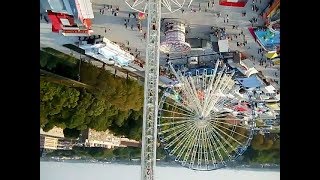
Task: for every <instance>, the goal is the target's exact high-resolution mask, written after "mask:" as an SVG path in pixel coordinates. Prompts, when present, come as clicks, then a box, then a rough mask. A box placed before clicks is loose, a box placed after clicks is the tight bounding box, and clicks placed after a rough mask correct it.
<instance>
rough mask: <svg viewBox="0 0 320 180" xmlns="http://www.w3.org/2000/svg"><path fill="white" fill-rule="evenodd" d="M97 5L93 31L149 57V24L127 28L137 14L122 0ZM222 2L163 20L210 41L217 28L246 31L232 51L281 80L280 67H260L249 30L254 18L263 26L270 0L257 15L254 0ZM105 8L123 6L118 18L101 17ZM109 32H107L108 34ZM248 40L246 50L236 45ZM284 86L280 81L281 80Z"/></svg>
mask: <svg viewBox="0 0 320 180" xmlns="http://www.w3.org/2000/svg"><path fill="white" fill-rule="evenodd" d="M92 3H93V11H94V14H95V18H94V21H93V30H94V32H95V33H96V34H101V35H104V36H105V37H106V38H108V39H110V40H112V41H115V42H120V43H124V44H126V45H127V42H128V41H129V47H130V48H131V49H132V50H135V48H137V49H138V51H141V58H142V59H144V58H145V47H146V42H145V40H144V39H143V33H144V32H145V30H146V25H147V24H146V23H147V20H144V21H142V29H143V32H142V33H141V32H139V31H138V30H137V27H136V21H135V20H134V19H133V18H130V20H129V23H128V27H127V28H125V26H124V22H125V21H124V20H125V19H129V17H128V14H129V12H134V11H133V10H131V9H130V8H129V7H128V6H127V5H126V4H125V3H124V1H118V0H108V1H105V0H92ZM218 3H219V1H218V0H215V5H214V7H213V8H212V6H211V4H210V7H209V8H208V7H207V2H203V3H200V6H201V12H199V11H198V10H199V3H198V2H196V1H194V2H193V4H192V5H191V6H190V8H189V9H187V8H184V9H185V11H184V13H182V12H181V11H177V12H175V13H173V14H170V13H168V14H162V18H181V19H185V20H186V21H187V22H188V23H189V24H190V28H191V30H190V32H189V33H188V37H189V38H197V37H200V38H205V39H209V33H210V28H211V27H212V26H215V27H225V28H226V33H227V34H239V33H240V32H241V31H243V33H244V35H245V38H244V39H243V40H241V39H240V38H238V39H237V40H236V39H233V40H232V41H230V42H229V45H230V49H231V50H232V51H234V50H238V51H240V52H243V53H244V54H247V55H248V56H249V57H250V56H253V57H254V58H255V59H256V61H253V60H252V61H253V63H254V64H255V68H256V69H257V70H259V71H261V72H262V74H263V75H264V76H266V77H267V78H271V79H275V80H278V81H279V77H275V76H274V74H275V72H277V74H280V72H279V67H268V68H265V67H262V66H260V65H259V62H258V61H257V60H260V59H261V54H258V48H260V46H259V45H258V43H256V42H255V40H254V38H253V37H252V35H251V34H250V32H249V30H248V27H251V23H250V22H249V20H250V19H252V18H253V17H255V18H257V19H258V21H257V23H256V24H255V26H262V25H263V20H262V19H261V17H259V16H258V13H260V12H261V11H262V10H263V9H264V8H265V7H266V6H267V5H268V3H269V2H268V1H266V0H264V1H262V2H261V4H260V2H259V0H258V2H256V3H255V4H256V5H257V6H258V7H259V9H260V10H259V11H258V13H257V12H253V11H252V10H251V3H252V0H249V1H248V3H247V5H246V6H245V7H244V8H238V7H226V6H219V5H218ZM103 5H112V6H113V8H115V7H116V6H119V8H120V10H119V14H118V16H116V17H115V16H113V15H112V13H111V11H105V13H104V14H103V15H102V14H100V9H102V8H103ZM191 8H192V9H195V10H196V11H197V12H191ZM205 8H207V12H205ZM244 10H245V11H246V16H245V17H242V12H243V11H244ZM218 12H219V13H220V14H221V16H220V17H217V13H218ZM227 15H228V17H229V19H230V20H229V23H224V19H225V18H226V16H227ZM131 25H133V26H134V29H133V30H132V29H131V28H130V27H131ZM232 25H238V26H239V29H238V30H235V29H232ZM105 30H107V32H106V33H105ZM163 38H164V34H163V33H162V32H161V39H162V40H163ZM244 40H246V41H247V45H246V47H238V46H236V42H237V41H238V42H243V41H244ZM165 63H166V62H165V54H163V53H161V55H160V64H162V65H164V64H165ZM279 83H280V81H279Z"/></svg>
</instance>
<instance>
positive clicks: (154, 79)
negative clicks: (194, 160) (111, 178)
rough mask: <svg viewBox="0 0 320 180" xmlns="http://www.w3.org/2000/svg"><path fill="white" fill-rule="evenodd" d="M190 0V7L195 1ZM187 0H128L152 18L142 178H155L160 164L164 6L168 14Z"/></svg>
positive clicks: (148, 41)
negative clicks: (160, 68) (160, 103)
mask: <svg viewBox="0 0 320 180" xmlns="http://www.w3.org/2000/svg"><path fill="white" fill-rule="evenodd" d="M189 1H190V3H189V5H188V6H190V4H191V2H192V0H189ZM185 2H186V0H134V1H132V0H125V3H126V4H127V5H128V6H129V7H130V8H131V9H133V10H135V11H138V12H140V13H146V14H147V17H148V23H147V47H146V60H145V62H146V64H145V81H144V106H143V130H142V149H141V180H154V174H155V167H156V150H157V125H158V124H157V120H158V112H159V111H158V86H159V55H160V27H161V13H162V11H161V6H163V7H164V8H165V9H167V11H168V12H167V13H173V12H176V11H178V10H180V9H181V8H182V7H183V5H184V4H185Z"/></svg>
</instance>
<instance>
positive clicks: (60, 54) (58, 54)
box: [42, 47, 79, 64]
mask: <svg viewBox="0 0 320 180" xmlns="http://www.w3.org/2000/svg"><path fill="white" fill-rule="evenodd" d="M42 49H43V50H44V51H45V52H46V53H49V54H51V55H54V56H56V57H57V58H59V59H63V60H65V61H68V62H70V63H73V64H78V61H79V60H78V59H77V58H75V57H73V56H70V55H68V54H65V53H63V52H60V51H58V50H55V49H53V48H50V47H45V48H42Z"/></svg>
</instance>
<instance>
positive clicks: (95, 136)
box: [81, 129, 141, 149]
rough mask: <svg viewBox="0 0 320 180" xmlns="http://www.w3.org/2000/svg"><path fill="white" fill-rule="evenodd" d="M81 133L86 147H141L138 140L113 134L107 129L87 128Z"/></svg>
mask: <svg viewBox="0 0 320 180" xmlns="http://www.w3.org/2000/svg"><path fill="white" fill-rule="evenodd" d="M81 134H82V142H83V143H84V146H86V147H104V148H108V149H111V148H114V147H141V143H140V142H139V141H136V140H132V139H128V138H125V137H118V136H115V135H113V134H112V133H111V132H110V131H109V130H107V131H104V132H103V131H96V130H93V129H87V130H85V131H83V132H82V133H81Z"/></svg>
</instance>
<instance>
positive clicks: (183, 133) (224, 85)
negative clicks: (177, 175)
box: [158, 61, 253, 170]
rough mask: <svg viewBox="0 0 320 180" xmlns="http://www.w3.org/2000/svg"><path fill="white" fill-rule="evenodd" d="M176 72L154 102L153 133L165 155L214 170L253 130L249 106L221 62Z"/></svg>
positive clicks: (232, 157)
mask: <svg viewBox="0 0 320 180" xmlns="http://www.w3.org/2000/svg"><path fill="white" fill-rule="evenodd" d="M219 64H220V62H219V61H217V62H216V66H215V68H214V69H213V68H212V69H210V68H203V69H198V70H195V71H193V72H184V73H181V71H180V70H177V71H176V70H175V69H174V68H173V65H172V64H170V65H169V66H170V68H171V71H172V73H173V74H174V75H175V77H176V79H177V81H178V83H177V84H176V85H174V86H172V87H169V88H167V90H166V91H165V92H164V93H163V95H162V97H161V99H160V103H159V116H158V137H159V140H160V141H161V143H162V144H163V146H164V149H165V150H166V151H167V153H168V154H169V156H170V157H172V158H173V159H174V160H175V161H176V162H178V163H180V164H181V165H182V166H185V167H187V168H190V169H194V170H214V169H219V168H222V167H225V166H226V165H227V163H228V162H229V161H233V160H235V159H236V158H237V157H239V156H240V155H242V154H243V152H244V151H245V150H246V149H247V147H248V146H249V144H250V141H251V139H252V136H253V121H252V118H253V111H252V106H251V104H250V102H249V100H246V98H245V97H246V94H241V93H239V87H237V86H236V85H235V82H234V80H233V75H234V72H228V71H227V68H226V66H223V67H219V66H220V65H219Z"/></svg>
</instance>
